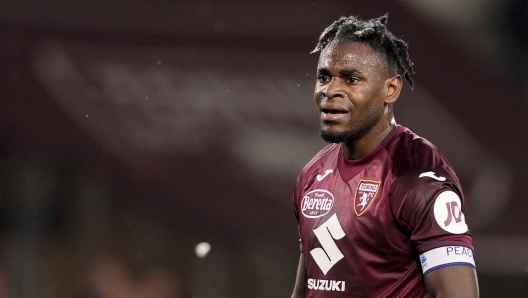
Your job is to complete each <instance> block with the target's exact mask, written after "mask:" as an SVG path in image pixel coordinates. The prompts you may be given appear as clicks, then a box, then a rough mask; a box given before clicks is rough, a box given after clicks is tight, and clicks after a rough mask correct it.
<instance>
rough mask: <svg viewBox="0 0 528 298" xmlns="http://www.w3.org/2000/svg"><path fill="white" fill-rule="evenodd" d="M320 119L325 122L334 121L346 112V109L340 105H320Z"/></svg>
mask: <svg viewBox="0 0 528 298" xmlns="http://www.w3.org/2000/svg"><path fill="white" fill-rule="evenodd" d="M320 111H321V120H323V121H325V122H329V121H336V120H338V119H339V118H341V117H342V116H343V115H344V114H347V113H348V111H347V110H346V109H344V108H342V107H336V106H328V105H325V106H321V107H320Z"/></svg>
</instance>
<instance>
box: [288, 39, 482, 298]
mask: <svg viewBox="0 0 528 298" xmlns="http://www.w3.org/2000/svg"><path fill="white" fill-rule="evenodd" d="M317 77H318V79H317V83H316V86H315V92H314V99H315V103H316V106H317V108H318V111H319V119H320V125H321V132H322V135H323V138H324V135H327V136H331V137H332V138H333V139H334V140H337V139H339V142H340V143H341V146H342V148H343V153H344V155H345V157H346V158H347V159H360V158H362V157H365V156H367V155H369V154H370V153H371V152H372V151H374V149H376V148H377V147H378V146H379V145H380V144H381V142H382V141H383V139H384V138H385V137H386V136H387V135H388V134H389V133H390V132H391V131H392V130H393V129H394V128H396V126H397V124H396V121H395V119H394V117H393V114H392V104H394V102H396V100H397V99H398V97H399V95H400V92H401V88H402V83H403V82H402V77H401V76H400V75H399V74H397V73H394V71H392V70H391V68H390V67H389V65H388V63H387V61H386V59H385V57H384V56H383V55H382V54H380V53H377V52H375V51H374V50H373V49H372V48H371V47H370V46H369V45H368V44H366V43H358V42H351V41H341V42H335V41H334V42H332V43H331V44H329V45H328V46H327V47H326V48H325V49H324V50H323V51H322V52H321V55H320V56H319V63H318V66H317ZM306 279H307V276H306V267H305V263H304V256H303V255H302V254H301V257H300V259H299V266H298V269H297V278H296V282H295V287H294V291H293V294H292V296H291V297H292V298H301V297H305V291H306ZM424 279H425V285H426V288H427V290H428V292H429V295H430V296H431V297H478V296H479V292H478V283H477V274H476V272H475V270H474V269H473V268H471V267H469V266H451V267H446V268H442V269H438V270H435V271H433V272H431V273H429V274H427V275H426V276H425V278H424Z"/></svg>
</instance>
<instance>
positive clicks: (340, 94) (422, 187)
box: [292, 15, 479, 298]
mask: <svg viewBox="0 0 528 298" xmlns="http://www.w3.org/2000/svg"><path fill="white" fill-rule="evenodd" d="M387 19H388V16H387V15H385V16H382V17H380V18H377V19H372V20H366V21H364V20H360V19H358V18H356V17H342V18H340V19H339V20H337V21H335V22H334V23H333V24H332V25H330V26H329V27H328V28H326V29H325V30H324V31H323V33H322V34H321V36H320V38H319V41H318V44H317V46H316V48H315V49H314V51H313V52H314V53H319V62H318V65H317V83H316V85H315V93H314V99H315V104H316V106H317V110H318V115H319V121H320V126H321V131H320V135H321V137H322V138H323V139H324V140H325V141H326V142H328V143H330V144H329V145H327V146H326V147H325V148H323V149H322V150H321V151H320V152H319V153H317V154H316V155H315V157H314V158H313V159H312V160H311V161H310V162H308V164H307V165H306V166H305V167H304V168H303V169H302V171H301V173H300V174H299V177H298V179H297V184H296V188H295V191H294V195H293V203H294V208H295V215H296V217H297V220H298V229H299V235H300V251H301V257H300V260H299V266H298V272H297V278H296V284H295V287H294V291H293V295H292V297H413V298H414V297H478V295H479V293H478V283H477V275H476V271H475V263H474V260H473V247H472V242H471V234H470V232H469V230H468V226H467V225H466V222H465V219H464V213H463V212H464V211H465V201H464V195H463V193H462V188H461V186H460V181H459V180H458V178H457V176H456V174H455V172H454V170H453V168H452V167H451V165H450V164H449V163H448V161H447V160H446V158H445V157H444V156H443V155H442V153H440V151H439V150H438V149H437V148H436V147H435V146H434V145H433V144H431V143H430V142H429V141H427V140H426V139H424V138H421V137H419V136H418V135H416V134H415V133H413V132H412V131H411V130H410V129H408V128H406V127H403V126H401V125H398V124H396V121H395V119H394V115H393V104H394V103H395V102H396V100H397V99H398V97H399V95H400V91H401V89H402V85H403V80H405V81H406V82H407V83H408V84H409V85H410V86H411V88H412V87H413V81H412V78H411V76H410V75H411V74H412V73H413V63H412V61H411V60H410V58H409V55H408V51H407V44H406V43H405V42H404V41H402V40H400V39H398V38H396V37H395V36H394V35H393V34H392V33H390V32H389V31H388V30H387V28H386V25H387Z"/></svg>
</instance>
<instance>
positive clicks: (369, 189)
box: [354, 179, 381, 216]
mask: <svg viewBox="0 0 528 298" xmlns="http://www.w3.org/2000/svg"><path fill="white" fill-rule="evenodd" d="M380 184H381V181H371V180H363V179H361V180H359V184H358V187H357V189H356V194H355V195H354V211H355V212H356V215H357V216H361V215H362V214H363V213H365V211H367V209H368V207H369V206H370V204H371V203H372V201H374V199H375V198H376V194H377V193H378V190H379V187H380Z"/></svg>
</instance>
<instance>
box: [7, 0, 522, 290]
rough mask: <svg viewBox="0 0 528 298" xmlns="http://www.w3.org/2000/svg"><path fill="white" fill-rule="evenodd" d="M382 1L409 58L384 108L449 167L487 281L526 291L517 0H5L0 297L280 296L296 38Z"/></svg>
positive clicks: (289, 220) (288, 227) (292, 242)
mask: <svg viewBox="0 0 528 298" xmlns="http://www.w3.org/2000/svg"><path fill="white" fill-rule="evenodd" d="M386 12H388V13H389V15H390V17H389V29H390V30H391V31H392V32H393V33H395V35H397V36H399V37H402V38H403V39H404V40H405V41H407V42H408V43H409V44H410V54H411V58H412V59H413V60H414V62H415V64H416V75H415V76H414V79H415V82H416V85H417V87H416V88H415V90H414V91H411V90H410V89H409V88H408V87H405V90H404V91H403V94H402V96H401V97H400V100H399V101H398V103H397V105H396V109H395V113H396V120H397V121H398V122H399V123H400V124H403V125H406V126H409V127H411V129H413V130H414V131H415V132H417V133H419V134H421V135H422V136H424V137H426V138H428V139H430V140H431V141H433V142H434V143H435V144H436V145H437V146H438V147H439V148H440V149H441V150H442V151H443V152H444V153H445V155H446V156H447V157H448V158H449V160H450V161H451V162H452V164H453V166H454V167H455V169H456V170H457V173H458V175H459V177H460V178H461V180H462V183H463V186H464V188H465V189H464V190H465V193H466V196H467V201H468V212H467V219H468V221H469V224H470V228H471V229H472V232H473V236H474V245H475V246H476V250H475V257H476V262H477V267H478V273H479V279H480V286H481V294H482V297H526V295H527V294H526V293H528V234H527V232H528V214H527V210H528V199H527V196H528V195H527V194H528V180H527V177H528V138H527V137H526V132H525V131H523V129H525V128H526V127H528V117H527V111H528V109H527V107H528V105H527V104H528V87H527V86H528V1H526V0H508V1H498V0H466V1H456V0H443V1H434V0H399V1H394V0H392V1H389V0H380V1H368V2H366V1H354V0H350V1H317V2H315V1H265V0H260V1H216V0H215V1H195V2H192V1H168V0H166V1H163V0H156V1H142V0H129V1H125V0H111V1H103V0H91V1H87V0H79V1H66V0H47V1H37V0H2V1H1V5H0V66H1V72H0V297H21V298H26V297H57V298H62V297H64V298H66V297H68V298H69V297H73V298H118V297H137V298H143V297H159V298H176V297H185V298H187V297H197V298H202V297H204V298H205V297H211V298H216V297H289V295H290V293H291V289H292V286H293V282H294V278H295V271H296V264H297V261H298V254H299V252H298V242H297V231H296V221H295V219H294V216H293V211H292V206H291V201H290V200H291V192H292V190H293V185H294V182H295V179H296V175H297V173H298V171H299V170H300V169H301V168H302V166H303V165H304V163H305V162H307V161H308V160H309V159H310V158H311V156H312V155H313V154H314V153H315V152H317V150H318V149H319V148H321V147H322V146H323V145H324V144H323V142H322V141H320V140H319V138H318V136H317V120H316V114H315V109H314V105H313V103H312V91H313V85H314V81H315V76H314V74H315V66H316V62H317V57H316V55H310V54H309V52H310V51H311V50H312V49H313V47H314V46H315V40H316V38H317V37H318V36H319V34H320V33H321V31H322V30H323V29H324V28H325V27H326V26H327V25H329V24H330V23H331V22H332V21H334V20H335V19H337V18H338V17H340V16H342V15H351V14H354V15H359V16H361V17H363V18H372V17H378V16H380V15H382V14H384V13H386ZM201 242H207V243H209V245H210V247H211V249H210V251H209V252H208V250H207V245H201V246H199V247H201V248H204V247H205V250H204V249H202V250H199V251H196V250H195V248H196V246H197V245H198V244H199V243H201ZM207 252H208V253H207Z"/></svg>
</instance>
